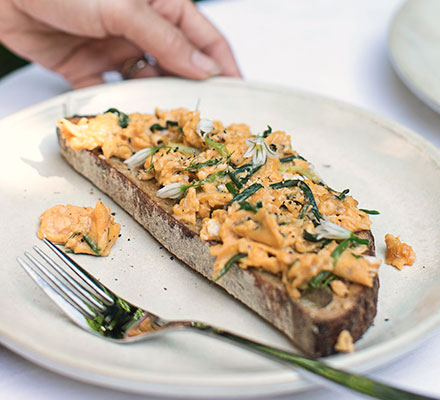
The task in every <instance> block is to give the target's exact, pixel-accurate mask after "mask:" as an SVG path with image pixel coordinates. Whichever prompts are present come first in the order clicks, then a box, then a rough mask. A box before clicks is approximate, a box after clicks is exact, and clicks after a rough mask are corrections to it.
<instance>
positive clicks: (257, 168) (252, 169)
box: [240, 165, 262, 184]
mask: <svg viewBox="0 0 440 400" xmlns="http://www.w3.org/2000/svg"><path fill="white" fill-rule="evenodd" d="M261 167H262V165H258V166H256V167H255V168H251V169H250V170H249V171H248V174H247V175H246V176H245V177H243V178H241V179H240V182H241V183H243V184H245V183H247V181H248V180H249V179H250V178H251V176H252V175H253V174H255V172H257V171H258V170H259V169H260V168H261Z"/></svg>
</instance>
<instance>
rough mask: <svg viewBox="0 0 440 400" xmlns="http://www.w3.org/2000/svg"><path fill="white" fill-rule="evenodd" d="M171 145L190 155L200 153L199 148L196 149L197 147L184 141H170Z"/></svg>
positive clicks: (171, 147) (172, 147) (174, 148)
mask: <svg viewBox="0 0 440 400" xmlns="http://www.w3.org/2000/svg"><path fill="white" fill-rule="evenodd" d="M169 147H170V149H171V150H177V151H180V152H181V153H183V154H188V155H189V156H192V155H194V154H199V153H200V150H199V149H196V148H195V147H190V146H185V145H184V144H182V143H170V144H169Z"/></svg>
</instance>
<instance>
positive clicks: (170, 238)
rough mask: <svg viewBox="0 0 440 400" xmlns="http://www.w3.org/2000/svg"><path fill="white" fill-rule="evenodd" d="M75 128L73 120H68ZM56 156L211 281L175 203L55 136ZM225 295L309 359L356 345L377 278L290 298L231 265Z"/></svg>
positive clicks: (195, 235) (273, 283)
mask: <svg viewBox="0 0 440 400" xmlns="http://www.w3.org/2000/svg"><path fill="white" fill-rule="evenodd" d="M71 121H72V122H76V121H77V118H72V119H71ZM58 141H59V144H60V149H61V153H62V155H63V156H64V158H65V159H66V160H67V162H68V163H69V164H70V165H71V166H72V167H73V168H74V169H75V170H76V171H78V172H79V173H80V174H81V175H83V176H84V177H86V178H87V179H89V180H90V181H91V182H92V183H93V184H95V185H96V186H97V187H98V188H99V189H100V190H101V191H103V192H104V193H106V194H107V195H109V196H110V197H111V198H112V199H113V200H114V201H115V202H116V203H118V204H119V205H120V206H121V207H122V208H123V209H124V210H126V211H127V212H128V213H129V214H130V215H132V217H133V218H134V219H135V220H136V221H137V222H138V223H140V224H141V225H142V226H143V227H144V228H145V229H147V230H148V232H150V234H151V235H153V237H154V238H155V239H156V240H158V241H159V242H160V243H161V244H162V245H163V246H164V247H165V248H166V249H167V250H168V251H169V252H171V253H172V254H174V255H175V256H176V257H177V258H179V259H180V260H182V261H183V262H184V263H186V264H187V265H189V266H190V267H191V268H193V269H194V270H196V271H198V272H199V273H201V274H202V275H203V276H205V277H206V278H207V279H209V280H212V279H213V278H212V273H213V266H214V261H215V257H214V256H211V255H210V252H209V248H210V246H211V245H213V244H215V243H210V242H204V241H202V240H201V239H200V237H199V231H198V230H199V228H200V227H193V226H191V225H186V224H185V223H183V222H181V221H179V220H178V219H176V218H175V217H174V216H173V215H172V207H173V205H174V204H175V201H173V200H170V199H161V198H159V197H157V196H156V192H157V190H158V189H159V185H157V184H156V183H155V182H154V181H141V180H139V179H137V177H136V171H135V170H131V169H130V168H129V167H128V166H127V165H126V164H124V163H123V162H122V161H121V160H119V159H117V158H114V157H112V158H110V159H109V160H106V159H105V158H104V157H103V156H102V154H101V152H100V151H99V150H93V151H88V150H80V151H75V150H72V149H71V148H69V147H68V146H67V145H66V142H65V140H64V138H63V137H62V135H61V133H60V132H59V131H58ZM357 234H358V235H359V236H360V237H363V238H368V239H370V247H369V255H374V239H373V236H372V234H371V232H370V231H362V232H357ZM216 283H217V284H218V285H219V286H221V287H222V288H224V289H225V290H226V291H227V292H228V293H229V294H231V295H232V296H234V297H235V298H236V299H238V300H240V301H241V302H242V303H243V304H245V305H246V306H248V307H249V308H250V309H251V310H253V311H255V312H256V313H257V314H259V315H260V316H261V317H263V318H264V319H265V320H267V321H268V322H269V323H271V324H272V325H274V326H275V327H276V328H278V329H279V330H280V331H281V332H283V333H284V334H285V335H286V336H287V337H289V338H290V339H291V340H292V342H293V344H294V345H295V346H296V347H298V348H299V349H300V350H301V351H303V352H304V353H305V354H307V355H309V356H311V357H322V356H327V355H330V354H332V353H334V352H335V344H336V341H337V338H338V336H339V334H340V333H341V331H343V330H347V331H349V332H350V334H351V336H352V338H353V340H354V341H356V340H358V339H359V338H360V337H361V336H362V335H363V334H364V332H365V331H366V330H367V329H368V328H369V327H370V325H371V324H372V323H373V319H374V317H375V315H376V306H377V292H378V288H379V281H378V278H377V277H375V278H374V283H373V287H367V286H363V285H359V284H356V283H350V282H348V283H347V287H348V295H347V296H346V297H339V296H336V295H334V294H333V292H332V291H331V290H330V289H329V288H328V287H326V288H323V289H315V290H313V291H311V292H308V293H306V294H303V295H302V296H301V297H300V298H299V299H294V298H292V297H291V296H290V295H289V294H288V293H287V291H286V289H285V287H284V285H283V284H282V282H281V280H280V279H279V278H278V277H277V276H275V275H273V274H270V273H267V272H264V271H261V270H258V269H256V268H249V269H241V268H239V267H238V266H237V265H233V266H232V267H231V269H230V270H229V271H228V273H227V274H225V275H224V276H223V277H222V278H221V279H220V280H218V281H217V282H216Z"/></svg>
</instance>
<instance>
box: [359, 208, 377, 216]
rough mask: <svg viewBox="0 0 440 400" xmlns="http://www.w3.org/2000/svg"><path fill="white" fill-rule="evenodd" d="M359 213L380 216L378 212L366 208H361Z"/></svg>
mask: <svg viewBox="0 0 440 400" xmlns="http://www.w3.org/2000/svg"><path fill="white" fill-rule="evenodd" d="M359 211H363V212H364V213H365V214H370V215H379V214H380V212H379V211H376V210H366V209H365V208H359Z"/></svg>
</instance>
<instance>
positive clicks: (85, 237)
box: [83, 235, 100, 256]
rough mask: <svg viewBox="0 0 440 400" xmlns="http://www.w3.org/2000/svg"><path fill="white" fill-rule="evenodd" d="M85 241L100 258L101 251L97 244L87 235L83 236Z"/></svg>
mask: <svg viewBox="0 0 440 400" xmlns="http://www.w3.org/2000/svg"><path fill="white" fill-rule="evenodd" d="M83 239H84V241H85V242H86V243H87V244H88V246H89V247H90V248H91V249H92V251H93V252H94V253H95V254H97V255H98V256H99V253H100V250H99V248H98V246H97V245H96V243H95V242H94V241H93V240H92V239H90V238H89V237H88V236H87V235H83Z"/></svg>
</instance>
